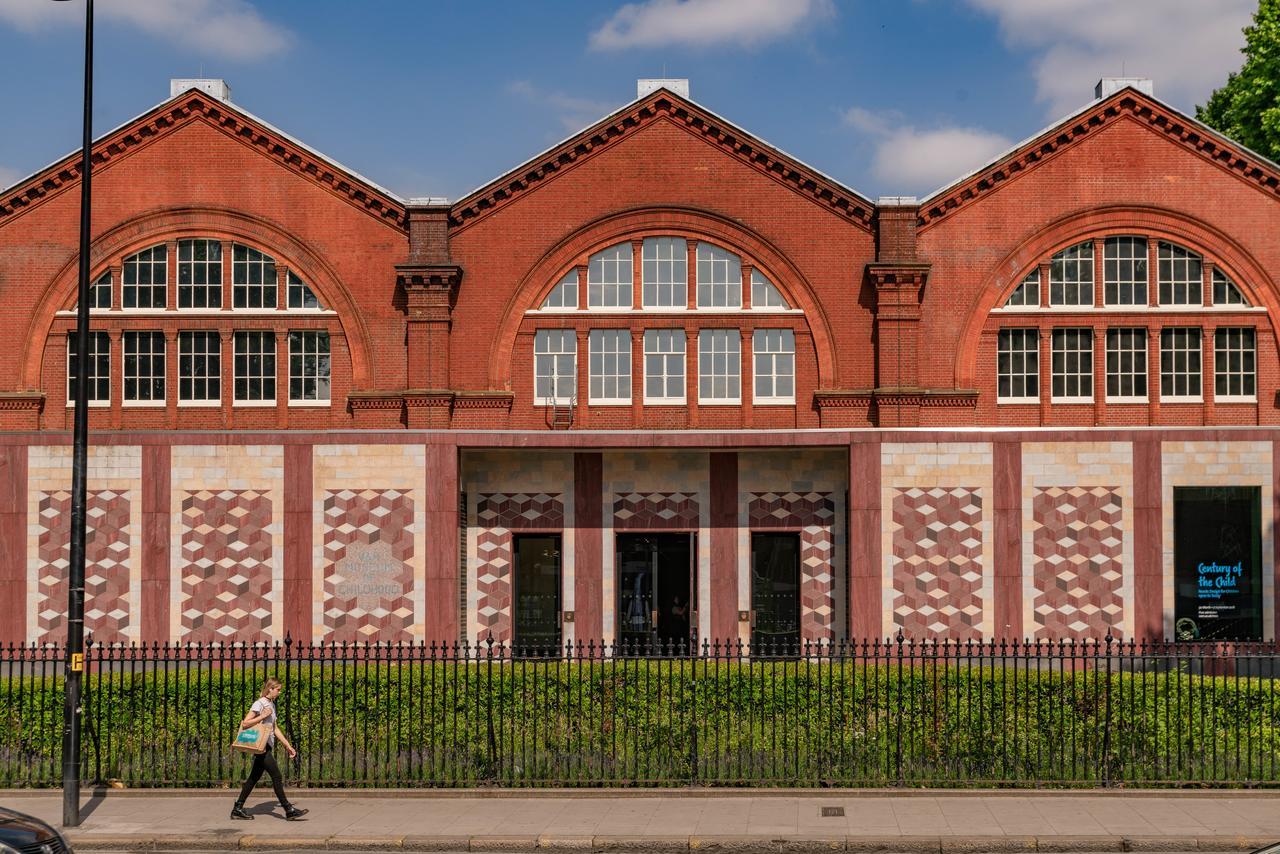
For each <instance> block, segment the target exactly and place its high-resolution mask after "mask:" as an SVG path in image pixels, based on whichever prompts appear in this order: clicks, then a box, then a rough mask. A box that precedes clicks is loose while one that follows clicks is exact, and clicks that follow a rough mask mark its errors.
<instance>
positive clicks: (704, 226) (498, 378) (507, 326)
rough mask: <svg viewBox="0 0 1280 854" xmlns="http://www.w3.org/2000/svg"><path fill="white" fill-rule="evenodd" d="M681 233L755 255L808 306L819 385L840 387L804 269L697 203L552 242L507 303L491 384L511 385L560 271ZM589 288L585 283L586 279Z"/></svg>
mask: <svg viewBox="0 0 1280 854" xmlns="http://www.w3.org/2000/svg"><path fill="white" fill-rule="evenodd" d="M671 232H677V233H680V234H686V235H690V236H693V237H697V238H701V239H704V240H706V241H707V242H709V243H716V244H719V245H721V246H724V247H725V248H726V249H730V250H732V251H734V252H737V253H740V254H741V255H743V256H745V257H747V258H750V259H751V260H752V262H753V263H754V264H756V265H757V266H758V267H759V268H760V269H761V271H762V272H763V273H765V275H767V276H768V277H769V279H770V280H771V281H772V282H773V284H774V285H775V286H776V287H777V288H778V289H779V290H780V291H781V292H782V294H783V296H784V297H785V298H786V299H787V301H788V302H789V304H790V305H791V306H792V307H794V308H798V309H801V310H802V311H804V317H805V322H806V324H807V325H808V327H809V331H810V334H811V335H812V337H813V346H814V351H815V353H816V354H817V362H818V388H835V387H837V386H838V384H839V377H838V376H837V374H836V371H837V366H836V365H837V363H836V359H835V350H834V343H833V338H832V334H831V326H830V323H829V321H828V319H827V315H826V311H825V310H824V308H823V306H822V304H821V302H819V300H818V298H817V297H816V296H815V295H814V292H813V287H812V285H810V284H809V282H808V280H807V279H806V278H805V277H804V274H803V273H801V272H800V270H799V269H798V268H797V267H796V266H795V265H794V264H792V263H791V261H790V259H788V258H787V257H786V255H784V254H783V253H782V252H781V251H780V250H779V249H778V248H777V247H775V246H774V245H773V244H772V243H770V242H769V241H768V240H766V239H765V238H764V237H761V236H760V235H759V234H757V233H756V232H754V231H752V230H750V229H748V228H746V227H744V226H742V225H741V224H739V223H736V222H733V221H732V220H730V219H727V218H726V217H723V216H720V215H719V214H716V213H712V212H710V211H705V210H700V209H697V208H683V207H662V208H641V209H633V210H627V211H620V212H616V213H612V214H609V215H607V216H604V217H601V218H599V219H597V220H595V221H594V222H591V223H588V224H587V225H585V226H583V227H581V228H579V229H577V230H576V231H574V232H572V233H571V234H569V235H568V236H566V237H565V238H564V239H562V240H561V241H560V242H559V243H557V244H556V245H555V246H553V247H551V249H549V250H548V251H547V252H546V253H545V254H544V255H543V256H542V257H541V258H540V259H539V260H538V262H537V263H535V264H534V265H533V266H532V267H531V268H530V269H529V271H528V272H527V273H525V275H524V276H523V277H522V278H521V279H520V281H519V282H518V283H517V284H516V287H515V288H514V289H513V290H512V293H511V296H510V298H509V299H508V300H507V304H506V306H505V307H504V308H503V314H502V317H503V320H502V325H501V326H500V327H499V329H498V335H497V340H496V342H495V344H494V348H493V350H492V353H491V355H490V358H489V380H490V384H491V385H490V387H491V388H495V389H510V388H511V363H512V351H513V350H514V348H515V340H516V334H517V332H518V331H519V329H520V325H521V323H523V321H524V319H525V314H524V313H525V311H526V310H528V309H530V308H534V307H536V306H538V305H540V304H541V303H542V300H543V299H544V298H545V297H546V295H547V294H548V293H550V292H551V289H552V288H554V287H555V285H556V284H557V283H558V281H559V276H560V274H562V273H563V272H564V271H565V270H566V269H568V268H569V267H571V266H573V265H574V263H575V262H577V261H578V260H579V259H580V258H583V257H585V256H586V255H587V254H589V253H591V252H594V251H596V250H599V249H603V248H604V247H606V246H610V245H612V244H615V243H620V242H622V241H624V240H630V239H633V238H638V237H652V236H658V235H662V234H669V233H671ZM582 286H584V287H585V283H582Z"/></svg>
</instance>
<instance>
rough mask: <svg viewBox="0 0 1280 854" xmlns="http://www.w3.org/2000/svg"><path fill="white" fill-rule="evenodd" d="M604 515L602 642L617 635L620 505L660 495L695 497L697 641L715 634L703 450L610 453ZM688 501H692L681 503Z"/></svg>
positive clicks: (604, 483)
mask: <svg viewBox="0 0 1280 854" xmlns="http://www.w3.org/2000/svg"><path fill="white" fill-rule="evenodd" d="M603 468H604V471H603V478H602V486H603V489H602V496H601V500H602V501H603V503H604V507H603V513H602V515H601V519H602V522H601V528H602V530H601V537H600V541H601V545H602V548H603V549H604V554H603V555H602V560H601V574H602V578H601V585H600V586H601V593H602V596H603V599H604V601H603V602H602V603H601V621H602V625H603V628H604V630H603V632H602V634H603V635H604V642H605V643H606V644H608V643H613V640H614V637H615V636H616V633H617V628H618V625H617V623H618V620H617V604H618V598H617V597H618V594H617V567H616V560H617V559H616V554H617V552H616V546H617V538H616V537H615V528H616V525H617V520H616V519H615V518H614V511H615V505H616V502H619V501H622V502H631V501H647V502H649V503H650V504H652V505H653V506H657V502H658V501H660V500H662V499H659V498H657V496H676V495H683V496H692V497H693V498H692V500H694V501H696V502H697V508H698V523H697V534H698V557H697V588H698V601H697V603H696V604H697V607H698V637H699V638H708V637H710V636H711V606H710V602H711V574H710V568H711V529H710V507H711V470H710V460H709V458H708V456H707V454H706V453H702V452H696V451H691V452H681V451H676V452H656V453H647V452H644V451H618V452H609V451H606V452H605V453H604V457H603ZM682 503H684V504H686V505H687V503H688V499H684V500H682Z"/></svg>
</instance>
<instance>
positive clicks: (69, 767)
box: [62, 0, 93, 827]
mask: <svg viewBox="0 0 1280 854" xmlns="http://www.w3.org/2000/svg"><path fill="white" fill-rule="evenodd" d="M63 2H65V0H63ZM92 124H93V0H85V15H84V144H83V148H82V149H81V164H80V290H79V293H80V298H79V301H78V302H77V303H76V375H75V410H74V429H73V432H72V452H71V555H70V558H71V566H70V578H69V579H68V584H67V649H66V659H65V660H64V662H63V663H64V667H65V671H64V674H63V676H64V678H65V684H66V701H65V704H64V706H63V716H62V824H63V826H64V827H79V826H80V715H81V708H80V680H81V678H82V677H83V674H84V541H85V524H84V523H85V512H84V511H85V502H86V487H85V476H86V474H87V469H88V467H89V371H88V369H87V364H88V361H89V201H90V198H91V195H90V169H91V161H92V159H93V150H92V149H93V137H92V130H91V128H92Z"/></svg>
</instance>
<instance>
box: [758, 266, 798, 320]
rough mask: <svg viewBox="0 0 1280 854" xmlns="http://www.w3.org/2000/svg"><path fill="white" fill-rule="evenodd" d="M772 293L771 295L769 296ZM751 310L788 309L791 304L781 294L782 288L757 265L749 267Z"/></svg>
mask: <svg viewBox="0 0 1280 854" xmlns="http://www.w3.org/2000/svg"><path fill="white" fill-rule="evenodd" d="M770 294H772V295H773V296H770ZM751 310H752V311H790V310H791V304H790V303H788V302H787V298H786V297H785V296H783V295H782V289H781V288H779V287H778V286H777V285H776V284H774V282H773V280H772V279H770V278H769V277H768V276H766V275H765V274H764V273H762V272H760V268H759V267H753V268H752V269H751Z"/></svg>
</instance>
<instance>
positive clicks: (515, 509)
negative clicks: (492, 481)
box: [476, 492, 564, 643]
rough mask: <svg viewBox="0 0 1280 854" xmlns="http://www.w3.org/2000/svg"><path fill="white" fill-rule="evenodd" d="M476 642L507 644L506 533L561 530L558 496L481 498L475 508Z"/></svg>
mask: <svg viewBox="0 0 1280 854" xmlns="http://www.w3.org/2000/svg"><path fill="white" fill-rule="evenodd" d="M476 524H477V526H478V528H479V530H478V531H477V533H476V552H477V554H476V557H477V560H478V566H477V567H476V594H477V600H478V601H477V606H476V619H477V621H478V622H479V624H480V630H479V631H478V632H477V633H476V641H477V642H478V643H484V642H485V641H487V640H488V639H489V638H490V637H492V638H493V640H494V642H495V643H510V642H511V598H512V589H511V588H512V579H511V572H512V566H511V531H512V530H513V529H515V530H521V529H525V530H540V531H548V530H557V529H562V528H563V527H564V502H563V501H561V499H560V493H546V492H540V493H525V492H515V493H482V494H481V495H480V496H479V499H478V501H477V503H476Z"/></svg>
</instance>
